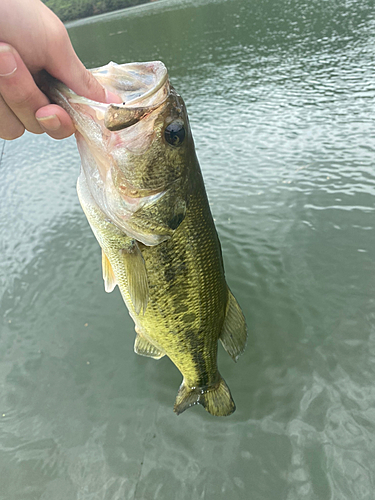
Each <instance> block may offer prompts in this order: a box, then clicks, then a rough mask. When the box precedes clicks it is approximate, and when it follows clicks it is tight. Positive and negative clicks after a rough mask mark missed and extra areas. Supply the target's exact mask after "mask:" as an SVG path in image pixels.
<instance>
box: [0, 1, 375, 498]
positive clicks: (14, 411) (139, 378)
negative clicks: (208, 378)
mask: <svg viewBox="0 0 375 500" xmlns="http://www.w3.org/2000/svg"><path fill="white" fill-rule="evenodd" d="M374 29H375V11H374V2H373V1H371V0H358V1H349V0H348V1H346V2H339V1H326V0H317V1H311V0H278V1H277V0H268V1H262V2H259V1H256V0H232V1H230V0H227V1H221V2H220V1H217V0H216V1H209V0H207V1H203V0H201V1H199V0H191V1H190V0H186V1H177V0H176V1H168V0H167V1H166V2H156V3H153V4H149V5H146V6H143V7H140V8H136V9H133V10H128V11H124V12H121V13H113V14H110V15H107V16H103V17H101V18H96V19H92V20H89V21H86V22H78V23H75V24H72V25H71V27H70V34H71V37H72V40H73V43H74V45H75V47H76V49H77V51H78V53H79V55H80V57H81V58H82V59H83V61H84V62H85V64H86V65H87V66H98V65H102V64H105V63H107V62H108V61H109V60H114V61H116V62H118V63H122V62H127V61H144V60H152V59H161V60H163V61H164V62H165V64H166V65H167V66H168V68H169V70H170V76H171V79H172V81H173V84H174V86H175V87H176V88H177V89H178V90H179V92H180V93H181V94H182V95H183V97H184V98H185V101H186V103H187V106H188V111H189V115H190V120H191V124H192V129H193V133H194V137H195V141H196V146H197V152H198V156H199V159H200V162H201V166H202V170H203V174H204V178H205V181H206V188H207V192H208V195H209V198H210V202H211V205H212V211H213V214H214V217H215V220H216V224H217V229H218V232H219V235H220V238H221V242H222V246H223V252H224V260H225V266H226V274H227V281H228V283H229V284H230V286H231V288H232V289H233V291H234V293H235V295H236V297H237V298H238V300H239V302H240V303H241V305H242V307H243V310H244V312H245V315H246V317H247V322H248V325H249V333H250V338H249V343H248V348H247V351H246V353H245V354H244V355H243V356H242V358H241V359H240V360H239V362H238V363H237V365H235V364H234V363H233V362H232V361H231V359H230V358H229V356H227V355H226V353H224V352H223V351H222V349H221V348H220V354H219V356H220V370H221V372H222V374H223V375H224V377H225V379H226V380H227V382H228V384H229V385H230V387H231V390H232V393H233V396H234V398H235V401H236V403H237V411H236V413H235V414H234V415H233V416H231V417H229V418H226V419H220V418H214V417H212V416H210V415H209V414H207V413H206V412H205V411H204V410H203V408H199V407H196V408H193V409H191V410H189V411H187V412H185V413H184V414H183V415H181V416H180V417H177V416H175V415H174V414H173V411H172V406H173V403H174V399H175V395H176V392H177V388H178V386H179V384H180V381H181V377H180V374H179V372H178V371H177V369H176V368H175V367H174V366H173V365H172V363H171V362H169V361H168V360H167V359H162V360H160V361H158V362H154V361H153V360H150V359H146V358H141V357H139V356H136V355H135V354H134V353H133V339H134V330H133V323H132V321H131V320H130V318H129V317H128V313H127V311H126V308H125V306H124V305H123V303H122V300H121V298H120V295H119V293H118V291H117V289H116V291H115V292H113V293H112V294H110V295H108V294H106V293H105V292H104V288H103V283H102V278H101V269H100V265H101V259H100V251H99V248H98V245H97V243H96V241H95V239H94V237H93V236H92V234H91V231H90V229H89V227H88V224H87V222H86V219H85V217H84V215H83V213H82V211H81V209H80V206H79V204H78V200H77V196H76V192H75V181H76V178H77V175H78V165H79V158H78V153H77V152H76V147H75V142H74V140H73V139H69V140H66V141H61V142H57V141H53V140H51V139H49V138H48V137H39V136H32V135H30V134H27V135H25V136H24V137H22V138H21V139H19V140H17V141H14V142H11V143H8V142H7V143H6V144H5V147H4V144H3V143H0V153H1V150H2V149H3V148H4V151H3V156H2V161H1V166H0V176H1V183H0V238H1V239H0V245H1V246H0V248H1V257H2V258H1V261H0V277H1V305H0V312H1V317H2V323H1V334H0V388H1V390H0V499H1V500H36V499H40V500H76V499H79V500H120V499H126V500H128V499H129V500H133V499H134V500H151V499H158V500H159V499H160V500H198V499H207V500H214V499H215V500H217V499H233V500H242V499H246V500H248V499H250V500H275V499H276V500H279V499H281V500H326V499H327V500H328V499H332V500H372V499H373V498H375V496H374V495H375V493H374V482H375V473H374V471H375V268H374V265H375V236H374V208H375V203H374V200H375V198H374V194H375V172H374V135H375V127H374V116H375V113H374V112H375V105H374V98H375V86H374V46H375V44H374V42H375V35H374V33H375V31H374Z"/></svg>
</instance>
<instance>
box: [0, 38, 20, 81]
mask: <svg viewBox="0 0 375 500" xmlns="http://www.w3.org/2000/svg"><path fill="white" fill-rule="evenodd" d="M16 69H17V63H16V60H15V58H14V55H13V52H12V49H11V48H10V47H9V45H0V76H10V75H12V74H13V73H14V72H15V71H16Z"/></svg>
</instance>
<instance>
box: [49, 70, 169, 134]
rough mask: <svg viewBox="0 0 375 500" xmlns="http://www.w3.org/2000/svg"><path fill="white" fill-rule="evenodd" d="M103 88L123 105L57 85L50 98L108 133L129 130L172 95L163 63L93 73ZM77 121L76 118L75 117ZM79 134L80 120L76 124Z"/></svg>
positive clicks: (93, 71) (53, 88)
mask: <svg viewBox="0 0 375 500" xmlns="http://www.w3.org/2000/svg"><path fill="white" fill-rule="evenodd" d="M90 71H91V72H92V74H93V75H94V76H95V78H96V79H97V80H98V81H99V83H101V84H102V85H103V87H104V88H105V89H106V90H107V91H110V92H112V93H114V94H117V95H118V96H119V97H120V99H121V100H122V103H121V104H117V103H116V104H115V103H109V104H106V103H100V102H96V101H93V100H91V99H88V98H86V97H82V96H78V95H77V94H75V93H74V92H73V91H72V90H70V89H69V88H68V87H66V86H65V85H64V84H63V83H61V82H54V85H53V86H52V92H51V91H49V92H48V93H49V94H50V95H51V97H52V98H53V100H55V101H56V102H57V103H58V104H62V103H61V100H64V101H65V102H66V104H67V105H69V104H70V106H72V107H73V108H74V107H77V106H78V107H79V110H80V111H81V112H84V113H86V114H88V115H91V116H92V118H94V120H96V121H97V122H98V123H100V124H101V125H102V126H104V127H105V128H106V129H108V130H109V131H118V130H122V129H124V128H128V127H130V126H131V125H134V124H135V123H137V122H138V121H140V120H141V119H142V118H143V117H144V116H146V115H147V114H149V113H151V112H152V111H154V110H155V109H157V108H158V107H159V106H161V105H162V104H163V103H164V102H165V101H166V100H167V99H168V96H169V94H170V85H169V79H168V71H167V68H166V67H165V65H164V64H163V63H162V62H161V61H152V62H145V63H128V64H116V63H114V62H110V63H109V64H106V65H105V66H102V67H99V68H94V69H91V70H90ZM72 118H73V120H74V116H73V117H72ZM74 121H75V125H76V127H77V130H78V131H80V126H79V125H80V123H79V120H74Z"/></svg>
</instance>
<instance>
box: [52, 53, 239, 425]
mask: <svg viewBox="0 0 375 500" xmlns="http://www.w3.org/2000/svg"><path fill="white" fill-rule="evenodd" d="M92 71H93V73H94V75H95V76H96V78H97V79H98V80H99V81H100V82H101V83H102V84H103V85H104V86H106V87H107V88H108V89H109V90H111V91H112V92H115V93H117V94H118V95H119V96H121V98H122V99H123V100H124V103H123V105H105V104H100V103H93V102H92V101H89V100H87V99H84V98H82V97H79V96H76V95H75V94H74V93H73V92H72V91H70V90H69V89H67V88H66V87H65V86H63V85H62V84H61V83H59V82H53V83H50V94H51V96H52V98H53V100H55V102H57V103H58V104H60V105H62V106H63V107H64V108H65V109H66V111H67V112H68V113H69V114H70V116H71V117H72V119H73V121H74V123H75V126H76V128H77V132H76V138H77V143H78V147H79V150H80V154H81V159H82V169H81V174H80V176H79V179H78V183H77V190H78V196H79V199H80V202H81V205H82V208H83V210H84V212H85V214H86V217H87V219H88V221H89V223H90V226H91V228H92V230H93V232H94V234H95V236H96V238H97V240H98V242H99V244H100V246H101V248H102V264H103V278H104V282H105V289H106V291H108V292H110V291H112V290H113V289H114V287H115V286H116V285H118V287H119V289H120V291H121V294H122V297H123V299H124V302H125V304H126V306H127V308H128V310H129V313H130V315H131V317H132V319H133V320H134V323H135V330H136V339H135V344H134V350H135V352H136V353H138V354H140V355H143V356H149V357H151V358H154V359H160V358H161V357H163V356H165V355H166V356H168V357H169V358H170V359H171V361H172V362H173V363H174V364H175V365H176V366H177V368H178V369H179V370H180V372H181V373H182V375H183V382H182V384H181V386H180V389H179V392H178V394H177V398H176V402H175V405H174V411H175V412H176V413H177V414H180V413H182V412H183V411H184V410H185V409H187V408H188V407H190V406H192V405H195V404H201V405H203V406H204V408H205V409H206V410H207V411H208V412H210V413H211V414H212V415H217V416H225V415H230V414H231V413H233V411H234V410H235V404H234V401H233V399H232V396H231V393H230V390H229V388H228V386H227V385H226V383H225V381H224V380H223V378H222V377H221V375H220V373H219V371H218V368H217V350H218V340H220V341H221V343H222V345H223V346H224V348H225V349H226V351H227V352H228V353H229V354H230V356H231V357H232V358H233V359H234V360H235V361H236V360H237V358H238V356H239V355H240V354H241V353H242V352H243V350H244V348H245V344H246V337H247V335H246V324H245V320H244V316H243V314H242V311H241V309H240V307H239V305H238V303H237V301H236V299H235V298H234V296H233V295H232V293H231V292H230V290H229V288H228V286H227V284H226V281H225V275H224V267H223V260H222V255H221V247H220V242H219V239H218V235H217V232H216V229H215V225H214V222H213V219H212V215H211V212H210V208H209V204H208V200H207V196H206V192H205V188H204V183H203V179H202V174H201V171H200V167H199V163H198V160H197V158H196V154H195V148H194V143H193V138H192V136H191V131H190V126H189V122H188V117H187V114H186V110H185V105H184V103H183V101H182V99H181V97H180V96H179V95H178V94H177V93H176V92H175V90H174V89H173V88H172V87H171V86H170V84H169V80H168V75H167V71H166V69H165V66H164V65H163V64H162V63H160V62H152V63H134V64H124V65H121V66H120V65H115V64H114V63H110V64H109V65H107V66H104V67H103V68H98V69H96V70H92Z"/></svg>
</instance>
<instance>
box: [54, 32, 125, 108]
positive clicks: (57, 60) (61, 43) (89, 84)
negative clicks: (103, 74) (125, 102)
mask: <svg viewBox="0 0 375 500" xmlns="http://www.w3.org/2000/svg"><path fill="white" fill-rule="evenodd" d="M63 29H64V31H63V32H62V33H60V34H59V36H58V37H56V43H55V44H54V45H53V53H52V52H51V53H50V56H49V63H48V64H46V68H45V69H46V70H47V71H48V73H50V74H51V75H52V76H54V77H55V78H57V79H58V80H60V81H62V82H63V83H65V85H67V86H68V87H69V88H70V89H72V90H73V91H74V92H75V93H76V94H78V95H81V96H83V97H87V98H89V99H92V100H93V101H98V102H115V103H121V102H122V99H121V98H120V97H119V96H117V95H116V94H113V93H112V92H109V91H107V90H106V89H105V88H104V87H103V86H102V85H101V84H100V83H99V82H98V80H97V79H96V78H95V77H94V76H93V74H92V73H91V72H90V71H88V70H87V69H86V68H85V66H84V65H83V63H82V62H81V61H80V59H79V58H78V56H77V54H76V53H75V52H74V49H73V46H72V44H71V42H70V39H69V36H68V34H67V32H66V30H65V28H63ZM57 40H58V42H57ZM55 54H58V57H57V56H56V55H55Z"/></svg>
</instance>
